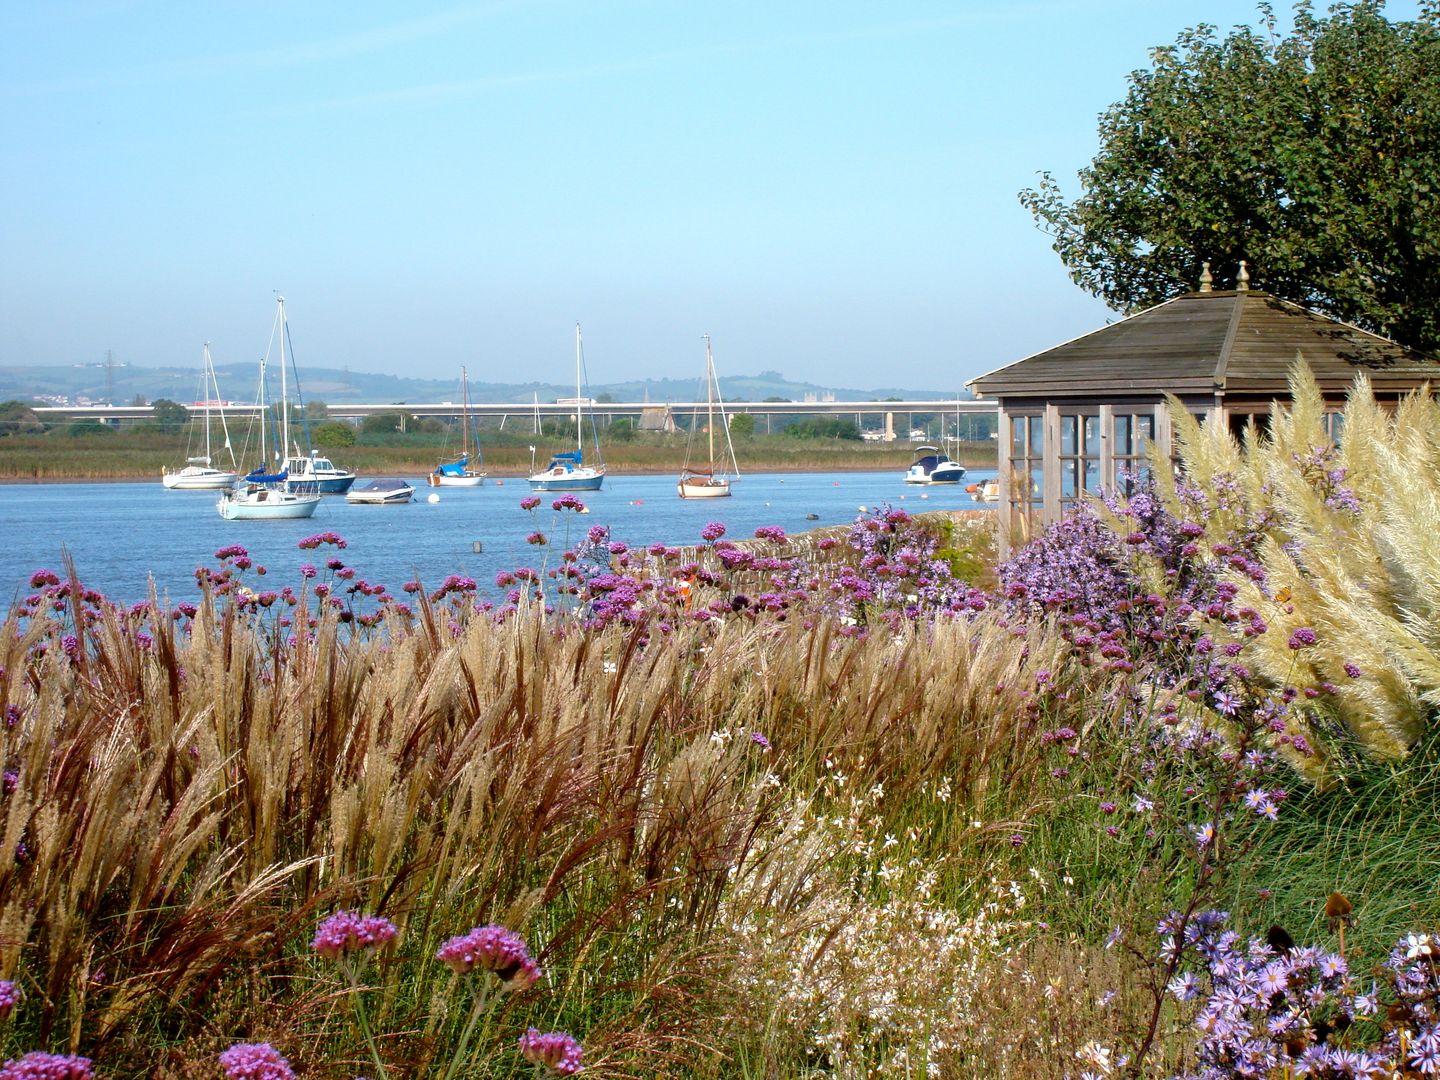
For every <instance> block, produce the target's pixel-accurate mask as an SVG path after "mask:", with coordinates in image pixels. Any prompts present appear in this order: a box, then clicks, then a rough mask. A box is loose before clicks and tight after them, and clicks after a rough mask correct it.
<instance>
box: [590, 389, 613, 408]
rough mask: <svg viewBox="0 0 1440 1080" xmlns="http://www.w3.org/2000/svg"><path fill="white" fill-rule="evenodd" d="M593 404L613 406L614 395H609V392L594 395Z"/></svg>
mask: <svg viewBox="0 0 1440 1080" xmlns="http://www.w3.org/2000/svg"><path fill="white" fill-rule="evenodd" d="M595 404H597V405H613V404H615V395H614V394H611V393H609V392H606V393H604V394H596V395H595Z"/></svg>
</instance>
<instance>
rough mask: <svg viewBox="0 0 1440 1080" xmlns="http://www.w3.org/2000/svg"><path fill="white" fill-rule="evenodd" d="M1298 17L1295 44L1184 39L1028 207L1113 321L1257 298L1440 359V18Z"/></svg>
mask: <svg viewBox="0 0 1440 1080" xmlns="http://www.w3.org/2000/svg"><path fill="white" fill-rule="evenodd" d="M1419 8H1420V15H1419V17H1418V18H1417V19H1415V20H1414V21H1409V22H1390V21H1389V20H1387V19H1386V18H1385V17H1384V15H1383V14H1382V12H1383V9H1384V0H1353V2H1350V3H1337V4H1336V5H1335V6H1333V7H1332V8H1331V9H1330V11H1329V14H1328V16H1327V17H1318V18H1317V17H1316V16H1315V15H1314V13H1313V11H1312V8H1311V4H1310V3H1308V2H1300V3H1297V4H1296V5H1295V18H1294V30H1293V32H1292V33H1290V34H1288V35H1283V34H1279V33H1277V31H1276V25H1275V19H1274V16H1273V14H1272V13H1271V11H1270V9H1269V5H1268V4H1261V5H1260V10H1261V12H1262V15H1263V25H1262V26H1261V27H1260V28H1258V29H1257V28H1253V27H1237V28H1236V29H1234V30H1232V31H1231V32H1230V33H1229V34H1228V36H1226V37H1225V38H1224V39H1221V38H1219V37H1218V36H1217V34H1216V31H1215V28H1214V27H1213V26H1207V25H1203V24H1202V25H1200V26H1197V27H1195V28H1193V29H1190V30H1186V31H1184V32H1183V33H1182V34H1180V36H1179V38H1178V39H1177V41H1176V42H1175V44H1173V45H1167V46H1164V47H1162V48H1158V49H1155V50H1153V51H1152V52H1151V66H1150V68H1149V69H1147V70H1139V71H1135V72H1133V73H1132V74H1131V75H1130V89H1129V93H1128V94H1127V95H1126V97H1125V99H1124V100H1123V101H1120V102H1118V103H1116V104H1115V105H1112V106H1111V107H1110V108H1109V109H1108V110H1107V111H1106V112H1105V113H1104V114H1103V115H1102V116H1101V118H1100V151H1099V153H1098V155H1097V156H1096V157H1095V159H1094V161H1093V163H1092V164H1091V165H1090V166H1089V167H1087V168H1085V169H1083V170H1081V173H1080V194H1079V196H1078V197H1077V198H1075V199H1074V200H1073V201H1067V200H1066V199H1065V198H1064V197H1063V196H1062V194H1061V192H1060V187H1059V184H1058V183H1057V182H1056V181H1055V179H1054V178H1053V177H1052V176H1051V175H1050V174H1049V173H1042V174H1041V180H1040V183H1039V185H1038V187H1036V188H1033V189H1030V190H1026V191H1023V192H1021V194H1020V200H1021V202H1022V203H1023V204H1024V205H1025V206H1026V208H1027V209H1029V210H1030V212H1031V213H1032V214H1033V215H1034V216H1035V220H1036V221H1037V223H1038V224H1039V225H1040V226H1041V228H1042V229H1044V230H1045V231H1046V232H1048V233H1049V234H1050V235H1051V236H1052V237H1053V239H1054V248H1055V251H1056V253H1057V254H1058V255H1059V256H1060V259H1061V261H1062V262H1063V263H1064V264H1065V266H1066V268H1067V269H1068V270H1069V271H1070V276H1071V277H1072V278H1074V280H1075V282H1076V283H1077V284H1079V285H1080V286H1081V287H1082V288H1084V289H1085V290H1087V291H1088V292H1090V293H1093V294H1094V295H1096V296H1099V297H1101V298H1103V299H1104V300H1105V301H1106V302H1107V303H1109V304H1110V305H1111V306H1112V307H1115V308H1117V309H1119V310H1122V311H1134V310H1136V309H1139V308H1143V307H1148V306H1150V305H1153V304H1156V303H1159V302H1161V301H1163V300H1166V299H1168V298H1170V297H1172V296H1175V295H1176V294H1178V293H1181V292H1184V291H1187V290H1189V289H1192V288H1194V287H1195V283H1196V281H1197V279H1198V276H1199V274H1200V269H1201V268H1200V263H1201V260H1208V261H1209V262H1210V263H1211V266H1212V273H1213V275H1214V277H1215V279H1216V284H1217V285H1219V286H1220V287H1225V285H1226V284H1228V283H1229V282H1233V281H1234V279H1235V275H1236V272H1237V268H1238V265H1239V263H1240V261H1241V260H1242V259H1243V260H1246V261H1247V263H1248V264H1249V270H1250V273H1251V275H1252V276H1253V277H1254V279H1255V280H1256V282H1257V283H1258V284H1259V285H1260V286H1261V287H1263V288H1265V289H1266V290H1268V291H1270V292H1273V293H1275V294H1276V295H1278V296H1281V297H1284V298H1285V299H1288V300H1292V301H1295V302H1297V303H1303V304H1305V305H1307V306H1309V307H1312V308H1315V309H1317V310H1319V311H1322V312H1325V313H1327V314H1329V315H1332V316H1335V317H1337V318H1340V319H1344V320H1348V321H1350V322H1354V323H1357V324H1359V325H1360V326H1363V327H1365V328H1367V329H1370V330H1375V331H1379V332H1382V333H1386V334H1389V335H1390V336H1392V337H1394V338H1396V339H1397V340H1399V341H1401V342H1403V343H1405V344H1407V345H1411V346H1414V347H1417V348H1420V349H1428V350H1435V349H1437V348H1440V183H1437V181H1436V178H1437V177H1440V77H1437V74H1436V73H1437V72H1440V4H1437V3H1435V2H1434V0H1426V2H1424V3H1421V4H1420V5H1419Z"/></svg>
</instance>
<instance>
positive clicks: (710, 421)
mask: <svg viewBox="0 0 1440 1080" xmlns="http://www.w3.org/2000/svg"><path fill="white" fill-rule="evenodd" d="M716 413H719V422H720V428H721V430H722V431H724V432H725V449H726V451H727V453H728V455H729V462H728V463H727V462H726V461H725V460H724V459H723V458H722V459H721V462H720V464H721V466H722V469H721V471H720V472H716V471H715V422H716ZM699 420H700V416H699V412H698V410H697V412H696V415H695V417H694V418H693V419H692V420H691V422H690V439H689V441H688V442H687V443H686V446H685V466H684V468H683V469H682V470H681V472H680V482H679V483H678V484H677V485H676V491H678V492H679V495H680V498H682V499H720V498H724V497H726V496H727V495H729V494H730V480H731V478H732V477H733V478H734V479H736V480H738V479H740V465H739V464H738V463H737V462H736V460H735V444H734V443H732V442H731V441H730V423H729V421H727V420H726V418H725V402H724V401H723V400H721V397H720V380H719V379H718V378H717V377H716V375H715V354H714V353H713V352H712V351H711V349H710V335H709V334H706V335H705V434H706V442H707V445H708V446H709V450H710V453H709V457H708V459H707V461H706V465H705V467H704V468H703V469H702V468H699V467H698V466H692V465H691V464H690V449H691V447H693V446H694V444H695V428H696V427H697V426H698V424H699ZM727 464H728V465H729V468H728V469H727V468H724V466H725V465H727Z"/></svg>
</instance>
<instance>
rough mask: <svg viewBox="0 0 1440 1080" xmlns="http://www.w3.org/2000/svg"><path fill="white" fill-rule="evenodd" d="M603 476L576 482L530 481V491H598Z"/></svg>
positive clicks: (564, 479)
mask: <svg viewBox="0 0 1440 1080" xmlns="http://www.w3.org/2000/svg"><path fill="white" fill-rule="evenodd" d="M604 482H605V477H604V476H587V477H582V478H580V479H578V480H572V479H567V478H565V477H559V478H557V479H554V480H549V479H547V480H531V481H530V490H531V491H599V490H600V485H601V484H603V483H604Z"/></svg>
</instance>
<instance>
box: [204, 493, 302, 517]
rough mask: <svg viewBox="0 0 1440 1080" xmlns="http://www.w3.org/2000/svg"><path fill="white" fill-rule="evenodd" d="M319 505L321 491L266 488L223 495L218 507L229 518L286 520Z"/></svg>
mask: <svg viewBox="0 0 1440 1080" xmlns="http://www.w3.org/2000/svg"><path fill="white" fill-rule="evenodd" d="M319 506H320V496H319V495H297V494H295V493H294V492H289V491H280V490H278V489H266V490H264V491H245V492H240V493H238V494H231V495H222V496H220V499H219V501H218V502H217V503H216V504H215V509H216V510H217V511H219V513H220V516H221V517H222V518H224V519H225V520H226V521H284V520H290V519H293V518H308V517H310V516H311V515H313V514H314V513H315V511H316V509H317V508H318V507H319Z"/></svg>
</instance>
